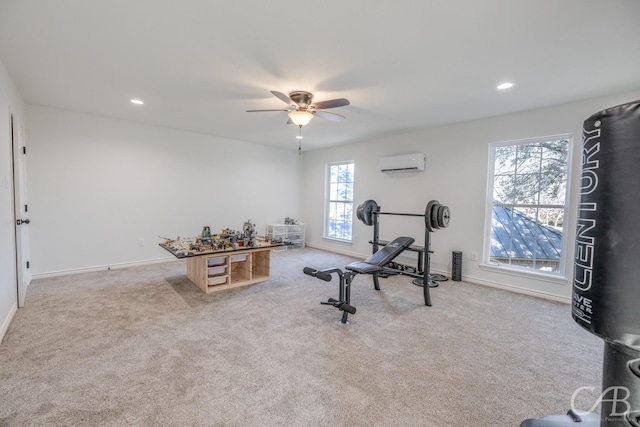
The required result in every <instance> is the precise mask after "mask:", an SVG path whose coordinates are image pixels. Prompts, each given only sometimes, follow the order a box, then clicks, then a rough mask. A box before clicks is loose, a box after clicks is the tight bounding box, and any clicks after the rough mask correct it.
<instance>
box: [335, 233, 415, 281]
mask: <svg viewBox="0 0 640 427" xmlns="http://www.w3.org/2000/svg"><path fill="white" fill-rule="evenodd" d="M414 241H415V239H413V238H411V237H397V238H395V239H393V240H392V241H391V242H389V243H387V244H386V245H385V246H384V247H383V248H382V249H380V250H378V252H376V253H375V254H373V255H371V256H370V257H369V258H367V259H365V260H364V261H357V262H352V263H351V264H349V265H347V266H346V267H345V268H346V269H347V270H351V271H355V272H356V273H361V274H375V273H381V272H382V271H383V270H384V267H385V266H386V265H387V264H389V263H390V262H391V261H393V259H394V258H395V257H397V256H398V255H400V253H401V252H402V251H404V250H405V249H407V248H408V247H409V246H411V245H412V244H413V242H414Z"/></svg>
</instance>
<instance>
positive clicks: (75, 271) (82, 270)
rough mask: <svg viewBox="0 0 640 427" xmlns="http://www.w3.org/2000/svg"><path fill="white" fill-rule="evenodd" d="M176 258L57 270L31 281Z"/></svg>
mask: <svg viewBox="0 0 640 427" xmlns="http://www.w3.org/2000/svg"><path fill="white" fill-rule="evenodd" d="M175 260H176V258H173V257H165V258H156V259H148V260H144V261H132V262H122V263H118V264H109V265H99V266H94V267H82V268H72V269H69V270H58V271H49V272H46V273H35V274H34V275H33V277H32V278H33V279H45V278H48V277H58V276H66V275H69V274H80V273H91V272H94V271H104V270H115V269H119V268H127V267H135V266H140V265H149V264H158V263H161V262H169V261H175Z"/></svg>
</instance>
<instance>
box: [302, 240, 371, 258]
mask: <svg viewBox="0 0 640 427" xmlns="http://www.w3.org/2000/svg"><path fill="white" fill-rule="evenodd" d="M305 246H307V247H309V248H314V249H321V250H323V251H327V252H333V253H336V254H340V255H346V256H350V257H353V258H358V259H367V258H368V257H370V256H371V254H366V255H363V254H359V253H356V252H349V251H343V250H340V249H335V248H332V247H328V246H322V245H316V244H315V243H309V242H305Z"/></svg>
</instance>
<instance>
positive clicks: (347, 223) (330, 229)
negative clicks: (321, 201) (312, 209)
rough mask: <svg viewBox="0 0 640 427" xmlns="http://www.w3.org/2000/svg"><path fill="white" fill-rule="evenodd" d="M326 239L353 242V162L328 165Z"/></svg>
mask: <svg viewBox="0 0 640 427" xmlns="http://www.w3.org/2000/svg"><path fill="white" fill-rule="evenodd" d="M325 180H326V189H325V220H324V224H325V226H324V237H326V238H329V239H338V240H344V241H348V242H350V241H351V223H352V218H353V161H349V162H340V163H328V164H327V170H326V178H325Z"/></svg>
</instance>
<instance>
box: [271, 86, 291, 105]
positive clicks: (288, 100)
mask: <svg viewBox="0 0 640 427" xmlns="http://www.w3.org/2000/svg"><path fill="white" fill-rule="evenodd" d="M271 93H272V94H273V96H275V97H276V98H278V99H280V100H281V101H282V102H284V103H285V104H289V105H291V98H289V97H288V96H287V95H285V94H284V93H282V92H278V91H277V90H272V91H271Z"/></svg>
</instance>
